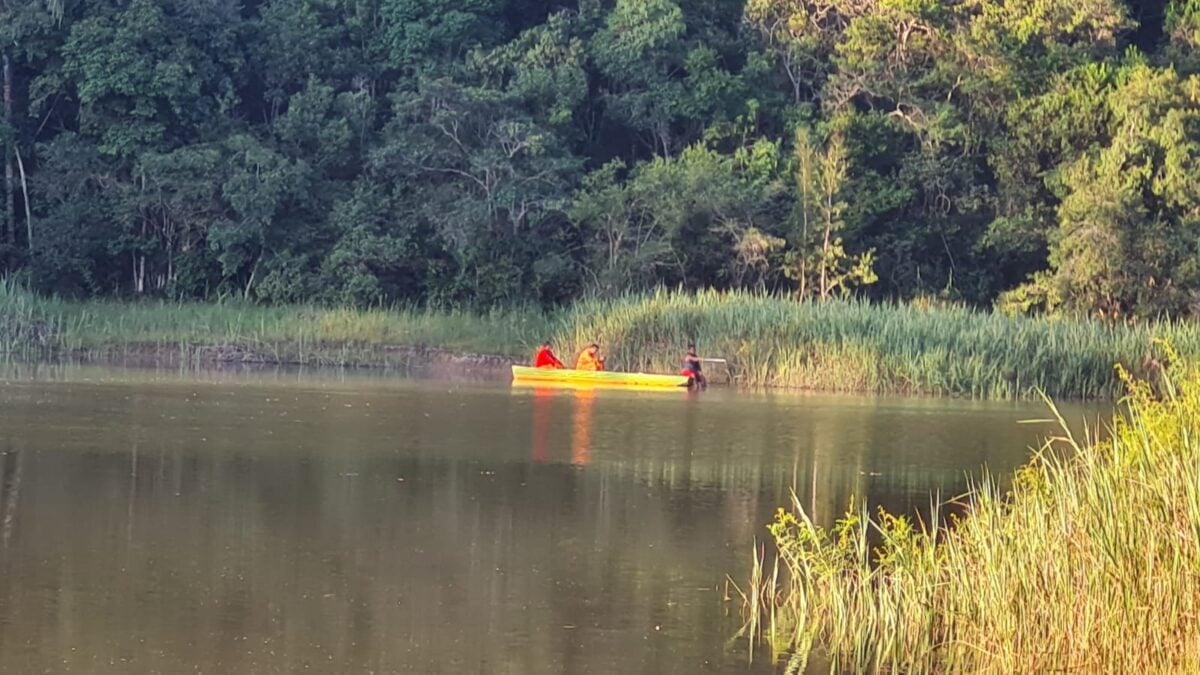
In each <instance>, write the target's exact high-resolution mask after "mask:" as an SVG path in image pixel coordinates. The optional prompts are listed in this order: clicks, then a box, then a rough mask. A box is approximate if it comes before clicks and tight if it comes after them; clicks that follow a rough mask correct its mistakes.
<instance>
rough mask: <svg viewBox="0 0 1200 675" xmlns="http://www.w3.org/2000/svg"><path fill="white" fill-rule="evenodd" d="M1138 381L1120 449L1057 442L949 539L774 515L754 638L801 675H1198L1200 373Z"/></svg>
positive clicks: (795, 511)
mask: <svg viewBox="0 0 1200 675" xmlns="http://www.w3.org/2000/svg"><path fill="white" fill-rule="evenodd" d="M1128 382H1129V385H1128V386H1129V394H1128V396H1127V398H1126V399H1124V403H1123V410H1122V412H1123V413H1124V414H1123V415H1119V416H1118V417H1117V419H1116V421H1115V422H1114V423H1113V428H1112V430H1111V432H1112V433H1111V435H1110V437H1108V438H1107V439H1106V440H1102V441H1101V440H1092V441H1089V442H1082V443H1079V442H1076V441H1075V440H1074V439H1073V438H1072V437H1071V436H1070V434H1069V432H1068V433H1067V435H1066V436H1065V437H1063V438H1059V439H1054V440H1052V441H1051V442H1049V443H1048V444H1047V445H1046V446H1045V447H1043V448H1042V449H1041V450H1040V451H1039V452H1038V453H1037V454H1036V455H1035V456H1034V458H1033V460H1032V462H1031V463H1030V464H1028V465H1027V466H1026V467H1024V468H1023V469H1021V470H1020V471H1019V472H1018V473H1017V474H1016V476H1015V478H1014V480H1013V487H1012V488H1011V490H1010V491H1009V492H1008V493H1002V492H1001V490H999V489H998V488H997V486H996V483H995V481H992V480H984V481H983V482H982V483H981V484H980V485H979V486H978V487H977V488H975V489H973V490H972V491H971V492H970V493H969V494H968V495H967V496H966V497H965V498H964V499H963V500H962V502H963V503H965V504H966V505H967V507H968V512H967V514H966V515H964V516H963V517H961V518H957V519H951V521H950V522H949V523H948V524H945V525H938V526H933V527H931V528H926V527H924V526H921V525H919V524H914V522H913V521H911V520H909V519H908V518H902V517H894V516H890V515H887V514H882V515H880V516H879V517H874V518H872V517H868V515H867V514H866V513H857V514H851V515H848V516H847V517H846V518H845V519H844V520H842V521H841V522H839V523H838V524H837V525H836V526H835V527H833V528H831V529H825V528H821V527H818V526H816V525H814V524H813V523H812V522H811V521H810V520H809V519H808V518H807V517H806V516H805V514H804V512H803V510H802V508H801V507H800V505H799V504H793V507H792V510H790V511H784V510H782V509H781V510H780V512H779V514H778V515H777V517H776V520H775V522H774V523H773V524H772V525H771V528H770V530H771V534H772V535H773V539H774V542H775V545H776V547H777V549H778V557H777V561H776V562H775V563H774V564H773V565H769V566H768V565H767V564H765V562H764V557H763V556H762V554H761V553H760V554H758V555H756V559H755V561H754V570H753V573H752V579H751V583H750V588H749V589H748V592H747V594H746V596H745V597H746V601H747V609H748V610H749V612H750V619H751V626H750V628H751V630H752V631H753V633H754V634H756V635H757V636H759V637H766V638H769V639H770V641H771V643H772V645H773V647H774V648H775V650H776V653H777V655H778V654H781V653H787V654H788V656H789V662H790V663H789V665H790V670H791V671H792V672H802V671H803V669H804V667H805V665H806V661H807V660H808V658H809V655H810V654H812V653H813V652H818V653H820V654H821V655H822V657H823V658H827V659H829V660H830V661H831V664H832V667H833V668H834V669H835V670H847V671H857V672H864V671H874V672H997V673H1018V672H1019V673H1041V672H1089V673H1090V672H1123V673H1168V672H1171V673H1184V672H1193V673H1194V672H1200V368H1197V367H1195V366H1185V365H1182V364H1181V363H1180V362H1178V361H1176V362H1175V365H1172V366H1170V367H1169V368H1168V373H1167V376H1166V377H1165V378H1164V379H1163V380H1162V384H1161V386H1160V387H1159V388H1160V389H1161V390H1162V391H1161V393H1160V395H1155V394H1152V392H1151V388H1150V387H1149V386H1148V385H1146V384H1145V383H1142V382H1135V381H1134V380H1133V379H1132V378H1128ZM1060 422H1061V419H1060ZM1063 428H1064V429H1065V428H1066V425H1065V424H1064V425H1063ZM930 522H932V523H936V522H937V521H936V520H934V519H931V521H930ZM869 536H870V537H875V538H877V539H878V540H879V542H880V543H879V544H878V545H877V546H875V545H871V544H869V543H868V541H869Z"/></svg>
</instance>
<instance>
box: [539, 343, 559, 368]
mask: <svg viewBox="0 0 1200 675" xmlns="http://www.w3.org/2000/svg"><path fill="white" fill-rule="evenodd" d="M533 367H534V368H566V366H564V365H563V362H562V361H559V360H558V357H557V356H555V355H554V350H553V349H551V348H550V341H549V340H546V341H545V342H543V343H542V348H541V349H539V350H538V351H537V356H534V357H533Z"/></svg>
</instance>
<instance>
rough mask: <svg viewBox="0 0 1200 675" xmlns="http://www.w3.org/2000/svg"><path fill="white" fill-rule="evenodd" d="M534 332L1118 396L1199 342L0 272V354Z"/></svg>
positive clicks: (1059, 329) (382, 344) (679, 298)
mask: <svg viewBox="0 0 1200 675" xmlns="http://www.w3.org/2000/svg"><path fill="white" fill-rule="evenodd" d="M547 335H552V336H554V338H555V342H556V347H557V348H558V350H559V352H560V355H561V356H563V357H564V360H569V359H570V358H572V357H573V355H574V354H575V353H577V352H578V350H580V349H582V348H583V347H584V346H585V345H587V344H588V343H589V342H592V341H593V340H595V341H599V342H600V343H601V344H602V345H603V347H604V350H605V352H607V354H608V356H609V367H610V368H612V369H618V370H640V371H649V372H676V371H677V370H678V369H679V367H680V357H681V356H682V353H683V349H684V347H685V345H686V343H687V342H690V341H694V342H696V343H697V344H698V346H699V348H700V351H701V353H702V355H707V356H712V357H718V358H724V359H727V360H728V362H729V365H728V369H725V368H723V367H722V368H716V369H714V370H715V372H714V373H713V375H714V376H715V378H714V379H715V380H717V381H721V380H723V379H725V378H727V377H728V378H729V379H731V380H732V381H733V382H734V383H736V384H739V385H743V386H749V387H793V388H809V389H820V390H826V391H843V392H868V393H907V394H915V393H919V394H933V395H955V396H970V397H975V398H989V399H1016V398H1028V397H1033V396H1036V395H1037V392H1039V391H1044V392H1046V393H1048V394H1050V395H1051V396H1054V397H1059V398H1108V397H1114V396H1116V395H1119V393H1120V383H1119V381H1118V380H1117V378H1116V377H1114V375H1113V371H1112V367H1111V364H1113V363H1122V364H1125V365H1126V367H1127V368H1128V369H1129V370H1130V371H1132V372H1135V373H1139V374H1141V373H1143V371H1144V369H1143V362H1144V361H1145V359H1144V357H1145V355H1146V354H1147V353H1148V352H1149V350H1150V344H1151V337H1152V336H1165V337H1169V338H1170V339H1171V340H1172V341H1173V342H1174V344H1176V345H1178V346H1179V348H1180V349H1181V351H1183V352H1184V353H1187V354H1196V353H1198V352H1200V326H1198V325H1195V324H1193V323H1190V322H1159V323H1153V324H1146V325H1138V326H1112V325H1107V324H1103V323H1099V322H1095V321H1088V320H1063V319H1031V318H1016V317H1008V316H1003V315H999V314H993V313H987V312H979V311H975V310H970V309H965V308H954V307H949V308H936V307H926V306H919V305H915V304H914V305H898V304H872V303H867V302H859V301H847V302H830V303H825V304H820V303H811V302H804V303H801V302H795V301H793V300H791V299H787V298H780V297H773V296H767V295H761V294H754V293H747V292H728V293H723V292H715V291H705V292H699V293H688V292H680V291H667V290H659V291H656V292H652V293H648V294H630V295H624V296H620V297H616V298H609V299H599V298H593V299H584V300H580V301H579V302H577V303H575V304H573V305H571V306H570V307H567V308H565V309H562V310H559V311H557V312H553V313H547V312H543V311H541V310H538V309H533V308H516V309H507V310H495V311H491V312H485V313H476V312H468V311H461V310H435V309H428V308H416V307H403V306H402V307H390V308H384V307H378V308H368V309H350V308H338V307H321V306H316V305H285V306H265V305H257V304H252V303H246V302H233V301H223V302H213V303H195V302H166V301H148V302H116V301H89V302H70V301H64V300H60V299H55V298H47V297H43V296H38V295H34V294H31V293H29V292H28V291H25V290H24V289H22V288H21V287H19V286H17V285H16V284H14V283H12V282H5V281H0V350H2V351H9V352H13V351H17V352H21V353H24V354H27V355H28V354H33V355H38V354H43V353H56V354H62V353H70V354H81V353H82V354H85V355H91V356H101V357H103V356H114V355H120V354H123V353H127V352H137V351H140V350H146V349H150V350H159V351H162V350H166V349H169V350H171V351H172V352H174V353H187V354H193V353H196V352H197V351H198V350H202V349H206V348H212V347H232V348H236V349H239V350H243V351H245V352H247V353H253V354H254V355H256V357H258V358H263V359H274V360H288V361H299V362H304V363H330V364H340V365H347V364H362V365H379V364H380V362H381V360H382V359H381V356H380V355H381V354H386V353H387V348H388V347H392V346H404V347H418V348H436V349H441V350H449V351H452V352H470V353H475V354H489V355H496V356H499V357H505V358H509V359H513V360H521V359H524V358H528V357H529V355H530V354H531V353H532V350H533V348H534V347H535V346H536V345H537V344H538V343H540V341H541V340H542V339H544V338H545V337H546V336H547Z"/></svg>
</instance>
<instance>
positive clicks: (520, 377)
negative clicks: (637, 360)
mask: <svg viewBox="0 0 1200 675" xmlns="http://www.w3.org/2000/svg"><path fill="white" fill-rule="evenodd" d="M512 374H513V381H514V382H554V383H559V384H581V385H615V386H619V387H667V388H670V387H686V386H688V385H689V384H691V378H689V377H687V376H685V375H655V374H651V373H618V372H611V371H606V370H601V371H595V370H567V369H563V368H530V367H528V366H513V367H512Z"/></svg>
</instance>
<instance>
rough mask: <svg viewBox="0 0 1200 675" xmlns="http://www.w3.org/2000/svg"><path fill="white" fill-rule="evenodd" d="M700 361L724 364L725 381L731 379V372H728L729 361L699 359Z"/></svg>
mask: <svg viewBox="0 0 1200 675" xmlns="http://www.w3.org/2000/svg"><path fill="white" fill-rule="evenodd" d="M700 362H701V363H720V364H722V365H724V366H725V381H726V383H728V382H732V381H733V373H731V372H729V361H726V360H725V359H700Z"/></svg>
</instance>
